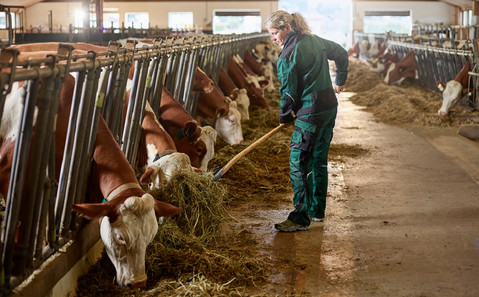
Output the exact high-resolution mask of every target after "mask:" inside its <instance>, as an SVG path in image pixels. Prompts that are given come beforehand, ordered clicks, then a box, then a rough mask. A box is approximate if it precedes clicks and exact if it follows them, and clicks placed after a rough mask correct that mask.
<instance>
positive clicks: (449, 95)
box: [437, 60, 471, 117]
mask: <svg viewBox="0 0 479 297" xmlns="http://www.w3.org/2000/svg"><path fill="white" fill-rule="evenodd" d="M469 71H471V65H470V63H469V60H468V61H466V64H464V66H462V68H461V70H460V71H459V73H458V74H457V75H456V77H455V78H454V79H453V80H450V81H448V82H447V83H444V82H437V87H438V88H439V90H441V91H442V105H441V108H440V109H439V110H438V111H437V114H438V115H439V116H441V117H445V116H447V114H448V113H449V110H450V109H451V108H453V107H454V106H455V105H456V104H457V103H458V102H459V99H461V98H462V97H463V96H464V95H465V94H467V93H468V91H469V90H468V80H469Z"/></svg>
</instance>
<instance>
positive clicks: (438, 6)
mask: <svg viewBox="0 0 479 297" xmlns="http://www.w3.org/2000/svg"><path fill="white" fill-rule="evenodd" d="M409 9H410V10H411V13H412V18H413V23H414V24H416V23H419V24H437V23H443V24H444V25H454V24H455V23H456V21H455V13H456V10H455V8H454V6H452V5H449V4H447V3H444V2H436V1H353V31H357V32H362V31H363V18H364V12H365V11H366V10H409Z"/></svg>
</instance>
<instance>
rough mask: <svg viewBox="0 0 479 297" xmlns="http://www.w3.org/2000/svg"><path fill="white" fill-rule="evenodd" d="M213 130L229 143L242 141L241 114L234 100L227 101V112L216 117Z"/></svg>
mask: <svg viewBox="0 0 479 297" xmlns="http://www.w3.org/2000/svg"><path fill="white" fill-rule="evenodd" d="M215 130H216V132H217V133H218V136H219V137H221V138H222V139H224V140H225V141H226V142H227V143H229V144H231V145H234V144H240V143H243V130H242V129H241V114H240V113H239V111H238V107H237V103H236V102H235V101H231V102H230V103H229V110H228V114H226V115H223V116H221V117H219V118H218V119H216V122H215Z"/></svg>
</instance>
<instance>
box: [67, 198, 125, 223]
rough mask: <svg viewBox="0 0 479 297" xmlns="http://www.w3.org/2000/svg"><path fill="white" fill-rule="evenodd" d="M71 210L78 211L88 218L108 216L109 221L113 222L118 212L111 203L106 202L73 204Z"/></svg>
mask: <svg viewBox="0 0 479 297" xmlns="http://www.w3.org/2000/svg"><path fill="white" fill-rule="evenodd" d="M72 207H73V210H74V211H76V212H78V213H80V214H81V215H83V216H84V217H86V218H87V219H89V220H95V219H100V218H102V217H104V216H108V217H109V218H110V222H114V221H115V220H116V219H117V218H118V215H119V213H118V212H117V211H114V210H115V207H114V206H113V205H110V204H109V203H108V202H106V203H80V204H73V206H72Z"/></svg>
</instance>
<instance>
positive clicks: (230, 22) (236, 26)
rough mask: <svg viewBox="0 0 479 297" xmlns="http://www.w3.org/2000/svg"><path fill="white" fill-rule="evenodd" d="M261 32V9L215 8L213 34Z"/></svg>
mask: <svg viewBox="0 0 479 297" xmlns="http://www.w3.org/2000/svg"><path fill="white" fill-rule="evenodd" d="M254 32H261V14H260V11H259V10H247V11H245V10H241V11H236V10H233V11H232V10H215V11H214V15H213V34H233V33H235V34H243V33H254Z"/></svg>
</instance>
